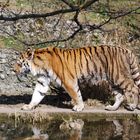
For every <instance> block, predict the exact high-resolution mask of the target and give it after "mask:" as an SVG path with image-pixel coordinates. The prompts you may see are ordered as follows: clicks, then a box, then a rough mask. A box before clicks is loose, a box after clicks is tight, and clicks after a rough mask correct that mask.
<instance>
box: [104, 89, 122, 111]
mask: <svg viewBox="0 0 140 140" xmlns="http://www.w3.org/2000/svg"><path fill="white" fill-rule="evenodd" d="M113 94H114V95H115V103H114V104H113V105H108V106H106V107H105V110H108V111H115V110H117V109H118V108H119V106H120V105H121V103H122V102H123V101H124V96H123V95H122V94H121V93H119V92H118V91H114V92H113Z"/></svg>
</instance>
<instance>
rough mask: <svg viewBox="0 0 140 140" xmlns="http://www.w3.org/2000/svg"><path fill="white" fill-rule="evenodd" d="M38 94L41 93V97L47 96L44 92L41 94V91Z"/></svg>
mask: <svg viewBox="0 0 140 140" xmlns="http://www.w3.org/2000/svg"><path fill="white" fill-rule="evenodd" d="M38 92H39V93H40V95H41V96H45V95H46V93H44V92H41V91H38Z"/></svg>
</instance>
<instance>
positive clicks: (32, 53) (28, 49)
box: [26, 48, 34, 60]
mask: <svg viewBox="0 0 140 140" xmlns="http://www.w3.org/2000/svg"><path fill="white" fill-rule="evenodd" d="M26 52H27V57H28V59H29V60H31V59H33V55H34V50H33V49H32V48H27V50H26Z"/></svg>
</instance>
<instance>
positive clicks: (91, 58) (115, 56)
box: [14, 45, 140, 112]
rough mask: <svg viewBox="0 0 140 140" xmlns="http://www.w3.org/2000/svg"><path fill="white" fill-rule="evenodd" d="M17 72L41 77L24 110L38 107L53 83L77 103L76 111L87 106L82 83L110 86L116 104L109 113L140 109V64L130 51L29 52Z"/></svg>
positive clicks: (101, 47)
mask: <svg viewBox="0 0 140 140" xmlns="http://www.w3.org/2000/svg"><path fill="white" fill-rule="evenodd" d="M14 71H15V73H16V75H19V74H24V73H29V72H31V74H32V75H33V76H36V77H37V83H36V86H35V89H34V92H33V95H32V98H31V101H30V103H29V104H25V105H24V106H23V107H22V108H21V109H23V110H32V109H34V108H35V107H37V106H38V105H39V103H40V102H41V101H42V99H43V98H44V97H45V95H46V93H47V91H48V90H49V86H50V83H51V81H55V82H56V83H58V84H59V85H60V86H62V87H63V88H64V89H65V90H66V92H67V93H68V95H69V96H70V97H71V98H72V101H74V103H75V104H74V106H73V108H72V110H73V111H76V112H79V111H82V110H83V109H84V102H83V98H82V94H81V91H80V88H79V84H81V83H80V81H82V79H86V80H85V81H90V83H89V84H93V85H94V84H97V83H98V82H101V81H106V82H107V83H108V84H109V85H110V87H111V91H112V92H111V93H112V94H111V96H112V97H113V98H114V104H113V105H111V104H109V105H107V106H106V107H105V110H108V111H115V110H117V109H118V108H119V107H120V106H121V104H122V103H123V104H124V107H125V108H126V109H127V110H130V111H134V110H135V109H139V104H138V102H139V88H140V73H139V63H138V58H137V57H136V56H135V55H134V53H133V52H132V51H131V50H129V49H127V48H122V47H111V46H107V45H99V46H84V47H79V48H59V47H55V46H48V47H45V48H36V49H35V48H28V49H27V50H25V51H24V52H22V53H21V54H20V57H19V58H18V59H17V62H16V63H15V65H14ZM83 84H84V83H83ZM130 99H131V100H130Z"/></svg>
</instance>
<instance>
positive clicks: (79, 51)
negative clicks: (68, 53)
mask: <svg viewBox="0 0 140 140" xmlns="http://www.w3.org/2000/svg"><path fill="white" fill-rule="evenodd" d="M77 53H79V56H80V60H79V61H80V63H78V66H79V70H80V74H81V75H82V69H81V67H82V64H81V63H82V61H81V60H82V59H81V54H80V53H81V50H80V49H78V52H77Z"/></svg>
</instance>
